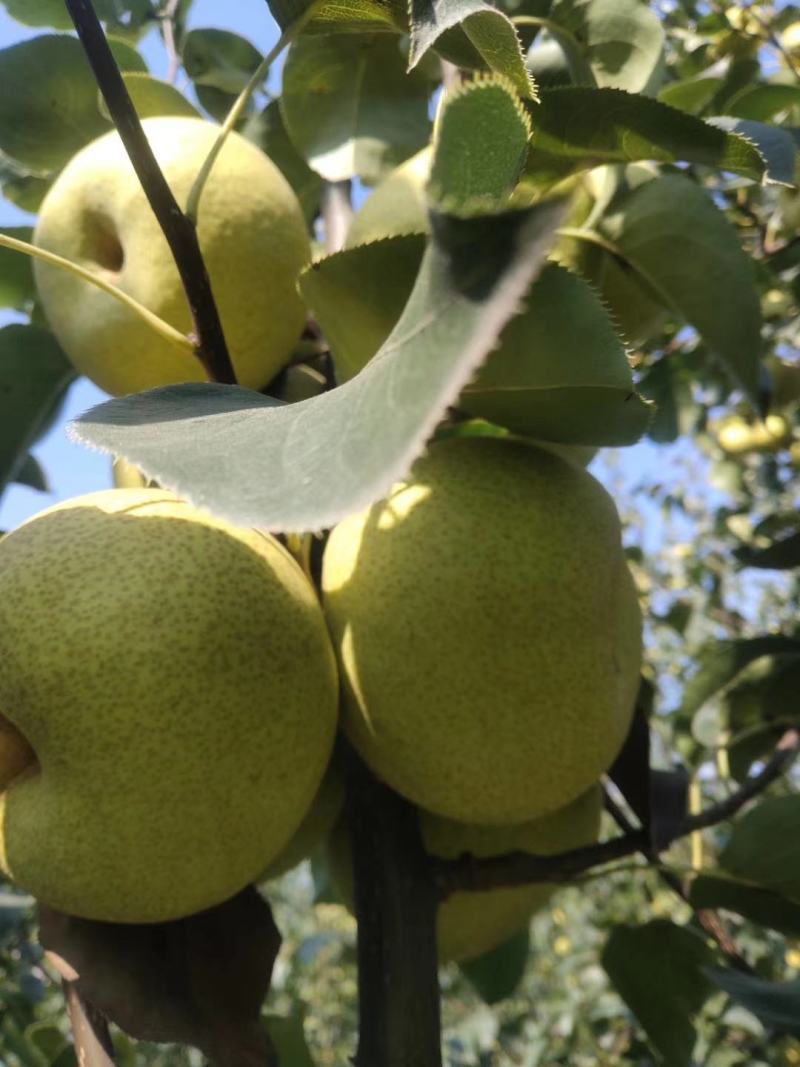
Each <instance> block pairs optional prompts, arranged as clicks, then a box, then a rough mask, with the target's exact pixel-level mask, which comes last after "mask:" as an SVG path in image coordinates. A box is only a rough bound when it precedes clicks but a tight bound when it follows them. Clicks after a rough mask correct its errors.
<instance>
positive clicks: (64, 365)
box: [0, 325, 75, 490]
mask: <svg viewBox="0 0 800 1067" xmlns="http://www.w3.org/2000/svg"><path fill="white" fill-rule="evenodd" d="M74 378H75V371H74V370H73V368H72V365H71V364H70V363H69V362H68V361H67V358H66V356H65V355H64V353H63V352H62V351H61V349H60V348H59V347H58V345H57V344H56V341H55V338H54V337H53V335H52V334H51V333H50V332H49V331H47V330H43V329H41V328H40V327H38V326H19V325H12V326H6V327H5V328H3V329H2V330H0V398H1V401H2V414H1V415H0V490H2V489H3V488H4V487H5V486H6V485H7V484H8V482H9V481H10V480H11V479H13V478H14V477H15V476H16V474H17V472H18V471H19V470H20V468H21V466H22V465H23V464H24V462H25V458H26V456H27V455H28V450H29V448H30V446H31V444H32V443H33V442H34V441H35V440H36V437H37V435H38V433H39V430H40V429H41V427H42V426H43V425H44V423H45V421H46V419H47V417H48V416H49V414H50V412H51V411H52V409H53V407H54V405H55V404H56V403H57V402H58V400H59V398H60V397H61V396H62V395H63V393H64V392H65V390H66V389H67V387H68V386H69V384H70V383H71V382H72V381H73V380H74Z"/></svg>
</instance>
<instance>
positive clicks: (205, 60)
mask: <svg viewBox="0 0 800 1067" xmlns="http://www.w3.org/2000/svg"><path fill="white" fill-rule="evenodd" d="M181 58H182V60H183V67H184V70H185V71H186V73H187V74H188V75H189V77H190V78H191V79H192V81H193V82H194V83H195V85H206V86H209V87H211V88H212V89H219V90H220V91H221V92H224V93H229V94H231V95H233V96H236V95H238V94H239V93H240V92H241V91H242V89H244V87H245V86H246V85H247V83H248V81H249V80H250V77H251V76H252V74H253V72H254V71H255V70H256V68H257V67H258V65H259V63H260V62H261V60H262V58H263V56H262V55H261V53H260V52H259V51H258V49H257V48H255V47H254V46H253V45H252V44H251V43H250V42H249V41H248V40H246V38H244V37H241V36H240V35H239V34H238V33H231V32H230V31H229V30H216V29H208V30H190V31H189V32H188V33H187V34H186V36H185V38H184V39H183V46H182V48H181Z"/></svg>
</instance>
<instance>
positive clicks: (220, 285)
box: [33, 116, 310, 395]
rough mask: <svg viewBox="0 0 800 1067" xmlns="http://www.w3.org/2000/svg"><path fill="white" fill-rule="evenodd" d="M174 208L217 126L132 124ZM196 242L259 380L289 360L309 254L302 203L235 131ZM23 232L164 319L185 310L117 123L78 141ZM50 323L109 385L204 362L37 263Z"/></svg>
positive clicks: (249, 382)
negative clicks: (30, 230) (139, 130)
mask: <svg viewBox="0 0 800 1067" xmlns="http://www.w3.org/2000/svg"><path fill="white" fill-rule="evenodd" d="M142 126H143V129H144V131H145V134H146V135H147V139H148V141H149V143H150V147H151V148H152V149H153V152H154V154H155V157H156V159H157V161H158V163H159V164H160V166H161V169H162V170H163V173H164V176H165V177H166V179H167V181H168V182H169V185H170V186H171V188H172V192H173V193H174V195H175V197H176V199H177V200H178V203H179V204H180V205H181V207H185V206H186V201H187V198H188V196H189V192H190V190H191V188H192V185H193V183H194V180H195V178H196V176H197V174H198V172H199V170H200V168H201V166H202V164H203V162H204V160H205V158H206V156H207V155H208V153H209V152H210V151H211V148H212V145H213V144H214V142H215V140H216V137H217V134H218V132H219V128H218V127H216V126H215V125H214V124H213V123H210V122H206V121H204V120H202V119H197V118H185V117H174V116H169V117H159V118H150V119H145V121H144V122H143V123H142ZM198 239H199V242H200V247H201V250H202V252H203V256H204V259H205V262H206V266H207V268H208V272H209V275H210V278H211V284H212V288H213V291H214V296H215V299H216V302H217V305H218V308H219V312H220V317H221V319H222V325H223V329H224V331H225V336H226V339H227V342H228V347H229V349H230V353H231V358H232V360H233V366H234V370H235V371H236V376H237V380H238V381H239V384H240V385H245V386H248V387H250V388H251V389H261V388H262V387H263V386H265V385H266V384H267V383H268V382H269V381H270V380H271V379H272V378H274V377H275V375H276V374H277V373H278V371H279V370H281V369H282V368H283V367H284V366H285V364H286V363H287V362H288V361H289V358H290V356H291V353H292V349H293V347H294V345H295V343H296V341H297V339H298V337H299V335H300V332H301V331H302V329H303V324H304V321H305V309H304V306H303V303H302V301H301V299H300V296H299V294H298V292H297V286H296V282H297V277H298V274H299V273H300V271H301V269H302V268H303V267H304V266H305V264H306V263H307V262H308V260H309V258H310V243H309V237H308V232H307V230H306V225H305V221H304V219H303V213H302V210H301V208H300V205H299V203H298V201H297V198H296V197H295V195H294V192H293V191H292V189H291V187H290V185H289V184H288V182H287V181H286V179H285V178H284V177H283V175H282V174H281V172H280V171H279V170H278V168H277V167H276V166H275V165H274V163H272V161H271V160H270V159H268V158H267V156H265V155H264V153H263V152H262V151H261V150H260V149H259V148H257V147H256V146H255V145H253V144H251V143H250V142H249V141H246V140H245V139H244V138H243V137H242V136H240V135H239V134H237V133H231V134H229V135H228V138H227V140H226V142H225V145H224V147H223V149H222V151H221V152H220V155H219V157H218V159H217V160H216V162H215V163H214V167H213V169H212V171H211V175H210V177H209V179H208V181H207V183H206V186H205V189H204V191H203V195H202V198H201V200H200V211H199V220H198ZM33 240H34V243H35V244H36V245H38V246H39V247H40V248H43V249H45V250H47V251H49V252H55V253H57V254H58V255H60V256H63V257H65V258H66V259H69V260H71V261H72V262H74V263H77V264H79V265H80V266H82V267H85V268H87V269H88V270H91V271H93V272H95V273H97V274H99V275H100V276H101V277H103V278H104V279H105V280H106V281H108V282H111V283H112V284H113V285H115V286H116V287H117V288H119V289H122V290H123V291H124V292H125V293H127V294H128V295H129V296H131V297H133V298H134V299H136V300H137V301H138V302H139V303H140V304H143V305H144V306H145V307H146V308H148V309H149V310H150V311H152V312H154V313H155V314H156V315H158V316H159V317H160V318H162V319H164V320H165V321H166V322H168V323H169V324H170V325H172V326H174V327H176V328H177V329H178V330H181V331H182V332H183V333H187V334H188V333H189V332H190V331H191V329H192V319H191V315H190V312H189V305H188V303H187V301H186V296H185V293H184V290H183V285H182V282H181V279H180V276H179V274H178V269H177V267H176V266H175V263H174V261H173V258H172V254H171V253H170V251H169V248H168V246H167V243H166V240H165V238H164V236H163V234H162V232H161V229H160V227H159V224H158V222H157V221H156V218H155V215H154V214H153V212H152V210H151V208H150V205H149V203H148V201H147V198H146V197H145V194H144V192H143V190H142V188H141V186H140V185H139V179H138V178H137V177H136V174H135V173H134V170H133V167H132V166H131V163H130V160H129V159H128V156H127V153H126V151H125V148H124V146H123V144H122V141H121V140H120V138H119V136H118V134H117V133H116V132H112V133H108V134H105V135H104V136H103V137H100V138H98V139H97V140H96V141H93V142H92V143H91V144H89V145H87V146H86V147H85V148H83V149H82V150H81V151H80V152H79V153H78V154H77V155H76V156H75V157H74V158H73V159H72V160H71V161H70V162H69V163H68V164H67V166H66V167H65V169H64V170H63V171H62V172H61V174H60V175H59V176H58V178H57V179H56V182H55V184H54V185H53V187H52V189H51V190H50V191H49V193H48V194H47V196H46V198H45V200H44V202H43V204H42V208H41V214H40V216H39V220H38V223H37V225H36V229H35V230H34V235H33ZM34 269H35V278H36V286H37V290H38V293H39V298H40V300H41V304H42V307H43V309H44V313H45V317H46V318H47V321H48V323H49V324H50V327H51V328H52V330H53V332H54V333H55V335H56V337H57V338H58V340H59V341H60V343H61V346H62V347H63V349H64V351H65V352H66V353H67V355H68V356H69V358H70V359H71V360H72V362H73V363H74V364H75V366H76V368H77V369H78V370H79V371H80V372H81V373H82V374H85V375H87V376H88V377H89V378H91V379H92V381H94V382H95V383H96V384H97V385H99V386H100V388H101V389H105V391H106V392H108V393H112V394H115V395H120V394H124V393H133V392H137V391H139V390H142V389H150V388H153V387H155V386H159V385H169V384H172V383H174V382H189V381H202V380H203V379H204V377H205V375H204V373H203V369H202V366H201V364H200V362H199V361H198V360H197V359H196V358H195V357H194V356H193V355H192V353H191V352H190V351H185V350H183V349H181V348H179V347H176V346H175V345H173V344H171V343H170V342H169V341H167V340H165V339H163V338H161V337H160V336H159V335H158V334H156V333H155V332H154V331H153V329H152V328H151V327H150V326H149V325H148V324H147V323H146V322H144V321H143V320H142V319H141V318H140V317H139V316H137V315H136V314H135V313H134V312H133V311H131V310H130V309H129V308H127V307H126V306H124V305H123V304H121V303H120V302H119V301H117V300H115V299H114V298H113V297H112V296H109V295H108V294H107V293H104V292H102V291H101V290H100V289H98V288H97V287H96V286H94V285H92V284H91V283H89V282H87V281H84V280H83V279H81V278H78V277H76V276H75V275H73V274H70V273H69V272H67V271H65V270H62V269H59V268H57V267H54V266H51V265H49V264H47V263H43V262H39V261H37V262H36V264H35V268H34Z"/></svg>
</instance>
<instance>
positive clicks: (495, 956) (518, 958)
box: [459, 926, 531, 1004]
mask: <svg viewBox="0 0 800 1067" xmlns="http://www.w3.org/2000/svg"><path fill="white" fill-rule="evenodd" d="M530 943H531V939H530V932H529V930H528V927H527V926H526V927H525V929H524V930H520V931H519V933H518V934H515V935H514V937H512V938H510V940H508V941H506V942H505V943H504V944H502V945H498V947H497V948H493V949H492V950H491V951H490V952H486V953H485V954H484V955H483V956H479V957H478V958H477V959H474V960H467V961H465V962H464V963H460V964H459V967H460V969H461V973H462V974H463V975H465V977H466V978H467V979H469V981H470V983H471V984H472V985H473V986H474V987H475V989H476V990H477V992H478V994H479V995H480V997H481V999H482V1000H483V1002H484V1003H485V1004H498V1003H499V1002H500V1001H501V1000H505V999H506V998H507V997H510V996H511V995H512V994H513V993H514V991H515V990H516V988H517V986H518V985H519V983H520V982H521V981H522V978H523V975H524V974H525V969H526V967H527V965H528V958H529V955H530Z"/></svg>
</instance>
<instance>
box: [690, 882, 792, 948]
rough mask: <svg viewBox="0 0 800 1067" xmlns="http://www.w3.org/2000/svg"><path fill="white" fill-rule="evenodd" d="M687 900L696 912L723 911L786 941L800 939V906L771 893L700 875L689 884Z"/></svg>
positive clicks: (771, 891)
mask: <svg viewBox="0 0 800 1067" xmlns="http://www.w3.org/2000/svg"><path fill="white" fill-rule="evenodd" d="M689 900H690V902H691V904H692V906H693V907H695V908H724V909H725V911H732V912H735V913H736V914H737V915H741V916H742V917H743V918H745V919H749V920H750V921H751V922H754V923H758V924H759V925H760V926H765V927H767V928H768V929H770V930H777V931H778V932H779V933H781V934H784V935H785V936H786V937H795V938H796V937H800V903H798V902H795V901H792V900H787V899H786V897H782V896H781V895H780V894H779V893H776V892H775V891H773V890H771V889H762V888H760V887H758V886H752V885H747V884H746V883H744V882H737V881H735V880H734V879H732V878H722V877H715V876H714V875H713V874H701V875H700V877H699V878H695V879H694V881H693V882H692V885H691V889H690V892H689Z"/></svg>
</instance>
